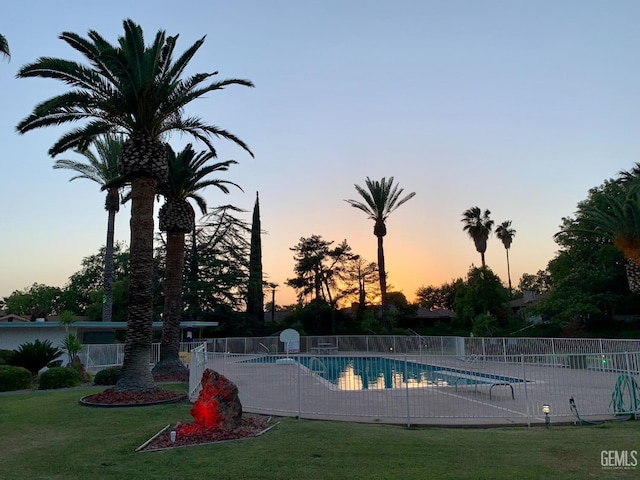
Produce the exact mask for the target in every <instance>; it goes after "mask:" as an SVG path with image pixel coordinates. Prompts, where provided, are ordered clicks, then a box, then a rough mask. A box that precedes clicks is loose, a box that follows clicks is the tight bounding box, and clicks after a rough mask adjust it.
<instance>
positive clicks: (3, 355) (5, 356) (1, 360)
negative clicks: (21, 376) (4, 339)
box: [0, 350, 13, 365]
mask: <svg viewBox="0 0 640 480" xmlns="http://www.w3.org/2000/svg"><path fill="white" fill-rule="evenodd" d="M12 355H13V350H0V365H9V359H10V358H11V356H12Z"/></svg>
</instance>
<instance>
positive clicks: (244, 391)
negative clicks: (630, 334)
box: [189, 336, 640, 424]
mask: <svg viewBox="0 0 640 480" xmlns="http://www.w3.org/2000/svg"><path fill="white" fill-rule="evenodd" d="M299 347H300V348H299V351H300V353H286V352H284V348H283V345H282V343H281V342H279V340H278V338H277V337H266V338H264V337H263V338H223V339H212V340H208V341H207V345H206V351H205V346H204V345H201V346H200V347H199V348H198V351H197V352H198V353H197V356H196V358H197V361H194V360H195V358H194V352H192V363H191V364H190V369H191V372H190V379H191V383H190V389H189V391H190V396H191V398H192V400H194V399H195V398H196V397H197V394H198V390H199V389H198V387H199V385H198V382H199V379H200V378H201V376H202V372H203V371H204V369H205V368H212V369H214V370H216V371H218V372H220V373H222V374H223V375H225V376H227V377H228V378H229V379H230V380H232V381H233V382H234V383H236V385H238V388H239V391H240V397H241V401H242V403H243V406H244V408H245V409H246V410H247V411H253V412H258V413H268V414H282V415H295V416H298V417H301V418H302V417H307V418H334V419H356V420H357V419H360V420H366V419H369V420H375V419H380V420H382V421H389V422H402V423H404V422H406V423H407V424H412V423H468V422H469V419H471V420H472V421H473V422H474V423H476V422H477V423H487V422H489V423H495V422H496V421H498V422H501V423H502V422H504V423H523V424H524V423H526V424H531V423H532V422H533V423H536V422H544V414H543V413H542V405H545V404H547V405H551V417H552V418H553V417H555V418H556V419H561V420H563V421H567V420H578V419H586V418H592V417H602V416H604V417H611V416H614V417H619V416H620V415H633V416H635V415H637V414H638V413H640V389H638V387H637V382H638V381H639V376H640V353H639V352H640V340H609V339H565V338H555V339H554V338H517V339H511V338H463V337H420V336H411V337H398V336H362V337H343V336H337V337H335V336H334V337H328V336H323V337H302V338H301V339H300V345H299ZM339 356H349V357H358V356H368V357H374V358H380V359H383V360H380V361H386V360H384V359H395V360H396V361H399V362H400V363H399V364H398V363H397V362H396V366H395V367H394V369H392V371H386V372H384V373H380V372H378V373H375V372H365V371H356V369H354V368H351V369H349V368H347V369H346V370H345V371H344V372H342V373H341V374H340V376H339V378H337V379H334V381H333V383H332V382H329V381H327V380H326V379H325V378H323V370H326V369H327V364H329V363H331V362H332V359H333V358H336V357H339ZM287 357H289V358H287ZM283 358H284V360H283ZM277 360H279V362H277ZM415 364H424V365H429V366H431V367H432V369H435V370H436V371H439V372H441V373H442V372H446V371H448V372H454V373H453V378H454V379H453V380H452V378H451V375H449V377H448V378H449V381H447V382H444V381H440V382H438V381H435V382H434V381H431V382H430V381H429V380H426V379H425V378H421V377H420V376H419V375H416V374H414V373H412V370H413V367H414V366H415ZM387 370H388V369H387ZM371 374H373V376H371V378H369V377H367V375H371ZM456 378H458V379H464V380H465V381H463V382H458V381H457V380H455V379H456ZM524 380H526V381H524ZM363 383H366V384H367V388H366V389H362V388H361V387H359V386H361V385H362V384H363ZM387 386H391V387H392V388H384V387H387ZM571 399H572V401H571Z"/></svg>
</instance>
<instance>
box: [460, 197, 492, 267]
mask: <svg viewBox="0 0 640 480" xmlns="http://www.w3.org/2000/svg"><path fill="white" fill-rule="evenodd" d="M489 215H491V212H490V211H489V210H485V211H484V213H483V212H482V210H480V208H479V207H471V208H469V209H467V210H465V211H464V212H463V213H462V220H461V222H463V223H464V226H463V227H462V230H464V231H465V232H467V233H468V234H469V237H471V239H472V240H473V243H475V245H476V250H477V251H478V253H480V257H481V259H482V266H483V267H485V266H486V263H485V260H484V254H485V252H486V251H487V240H488V239H489V235H490V234H491V230H492V229H493V220H491V219H490V218H489Z"/></svg>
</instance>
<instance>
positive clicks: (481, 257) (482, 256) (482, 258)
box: [480, 252, 487, 269]
mask: <svg viewBox="0 0 640 480" xmlns="http://www.w3.org/2000/svg"><path fill="white" fill-rule="evenodd" d="M480 259H481V260H482V268H483V269H484V268H485V267H486V266H487V265H486V263H484V252H480Z"/></svg>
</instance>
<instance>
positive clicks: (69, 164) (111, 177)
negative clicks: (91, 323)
mask: <svg viewBox="0 0 640 480" xmlns="http://www.w3.org/2000/svg"><path fill="white" fill-rule="evenodd" d="M124 141H125V139H124V136H122V135H114V134H106V135H105V136H103V137H99V138H96V139H95V140H94V141H93V145H94V146H95V148H96V153H93V152H92V151H91V150H76V153H78V154H80V155H84V157H85V158H86V159H87V162H86V163H83V162H78V161H75V160H56V163H55V164H54V165H53V168H64V169H68V170H74V171H76V172H78V173H79V175H76V176H75V177H72V178H71V179H70V180H69V181H72V180H75V179H77V178H86V179H88V180H92V181H94V182H96V183H97V184H98V185H100V186H101V187H102V189H103V190H106V191H107V199H106V201H105V205H104V208H105V210H106V211H107V212H108V217H107V243H106V247H105V254H104V302H103V304H102V321H103V322H110V321H111V318H112V317H111V314H112V312H113V240H114V236H115V235H114V234H115V220H116V214H117V213H118V212H119V211H120V189H121V186H120V185H118V184H117V180H118V179H119V176H120V175H119V174H118V164H119V163H120V157H121V156H122V146H123V144H124Z"/></svg>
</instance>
